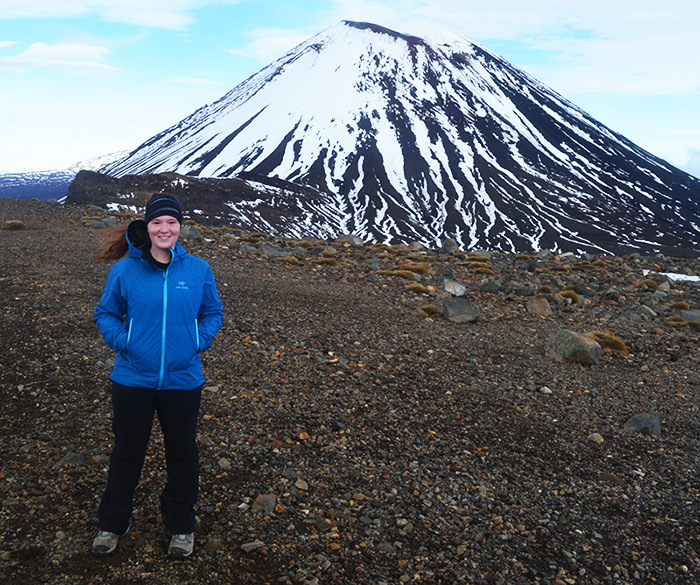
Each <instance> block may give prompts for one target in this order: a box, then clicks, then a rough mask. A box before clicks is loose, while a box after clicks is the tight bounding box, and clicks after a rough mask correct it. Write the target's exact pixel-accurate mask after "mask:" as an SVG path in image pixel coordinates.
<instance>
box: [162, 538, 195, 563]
mask: <svg viewBox="0 0 700 585" xmlns="http://www.w3.org/2000/svg"><path fill="white" fill-rule="evenodd" d="M193 550H194V532H190V533H189V534H173V537H172V538H171V539H170V546H169V547H168V556H169V557H171V558H173V559H184V558H187V557H189V556H190V555H191V554H192V551H193Z"/></svg>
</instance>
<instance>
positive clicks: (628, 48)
mask: <svg viewBox="0 0 700 585" xmlns="http://www.w3.org/2000/svg"><path fill="white" fill-rule="evenodd" d="M330 4H331V6H330V8H329V9H328V10H327V11H326V12H325V13H324V14H325V17H326V19H327V20H329V21H333V22H337V21H339V20H342V19H346V20H368V21H370V22H375V23H377V24H381V25H384V26H388V27H389V28H395V29H397V30H401V26H402V24H403V23H405V22H406V21H409V20H416V19H418V18H420V19H424V20H428V21H432V22H436V23H439V24H443V25H446V26H448V27H450V28H452V29H454V30H456V31H458V32H459V33H460V34H462V35H464V36H466V37H467V38H471V39H474V40H478V41H480V42H482V43H483V44H484V45H486V46H487V47H489V46H490V42H491V43H492V44H495V41H506V42H513V43H517V44H518V45H519V46H520V47H524V48H527V49H530V50H531V51H532V54H533V55H536V54H539V57H541V56H542V54H547V55H548V56H549V58H550V60H551V61H552V62H553V64H552V65H549V66H547V67H544V66H538V65H536V64H535V65H531V64H529V63H522V64H520V63H515V64H516V65H520V66H521V67H523V68H526V69H527V70H528V72H529V73H530V74H532V75H533V76H534V77H537V78H538V79H540V80H541V81H543V82H545V83H547V84H548V85H549V86H551V87H553V88H554V89H556V90H557V91H560V92H561V93H582V92H589V91H605V92H614V93H628V94H646V95H648V94H673V93H680V92H686V93H687V92H698V91H700V75H698V74H697V70H698V69H697V56H696V55H697V31H698V30H700V3H698V2H697V0H666V2H662V3H660V2H658V0H615V1H610V0H589V1H588V2H581V1H580V0H530V1H528V2H520V1H517V0H490V1H489V2H483V1H482V0H399V1H388V0H334V1H333V2H331V3H330ZM534 61H535V58H533V62H534ZM693 72H696V73H695V74H693Z"/></svg>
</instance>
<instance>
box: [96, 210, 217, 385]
mask: <svg viewBox="0 0 700 585" xmlns="http://www.w3.org/2000/svg"><path fill="white" fill-rule="evenodd" d="M145 229H146V225H145V222H143V221H142V220H137V221H134V222H132V223H131V224H129V228H128V230H127V242H128V244H129V255H128V256H127V257H126V258H123V259H122V260H120V261H119V262H117V263H116V264H114V265H113V266H112V267H111V268H110V270H109V275H108V277H107V282H106V284H105V288H104V291H103V292H102V298H101V299H100V302H99V303H98V305H97V309H96V310H95V323H97V326H98V327H99V329H100V332H101V333H102V336H103V337H104V339H105V341H106V342H107V344H108V345H109V346H110V347H111V348H112V349H113V350H114V351H116V352H117V355H116V358H115V360H114V368H113V369H112V373H111V375H110V378H111V379H112V380H113V381H115V382H117V383H119V384H123V385H125V386H134V387H138V388H158V389H167V390H192V389H194V388H197V387H199V386H201V385H202V384H203V383H204V376H203V374H202V364H201V361H200V359H199V353H200V352H202V351H204V350H206V349H207V348H208V347H209V345H210V344H211V342H212V339H214V335H216V332H217V331H218V330H219V328H220V327H221V322H222V319H223V311H222V309H221V301H220V300H219V295H218V294H217V292H216V283H215V282H214V275H213V274H212V272H211V269H210V268H209V264H208V263H207V262H205V261H204V260H202V259H200V258H196V257H194V256H190V255H189V254H187V252H185V250H184V248H183V247H182V246H181V245H180V243H179V242H178V243H177V244H176V245H175V248H174V249H173V250H172V252H173V259H172V262H171V263H170V265H169V266H168V268H167V270H162V269H159V268H156V267H155V266H154V265H153V264H152V261H150V260H149V257H150V240H149V239H148V233H147V231H145Z"/></svg>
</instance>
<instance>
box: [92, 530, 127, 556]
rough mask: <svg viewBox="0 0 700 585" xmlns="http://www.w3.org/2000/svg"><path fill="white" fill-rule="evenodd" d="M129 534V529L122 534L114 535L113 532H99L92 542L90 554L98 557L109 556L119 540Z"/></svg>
mask: <svg viewBox="0 0 700 585" xmlns="http://www.w3.org/2000/svg"><path fill="white" fill-rule="evenodd" d="M128 532H129V528H127V529H126V531H125V532H124V534H116V533H114V532H109V531H107V530H100V531H99V532H98V533H97V536H96V537H95V540H93V541H92V549H90V550H91V552H92V554H94V555H96V556H98V557H104V556H107V555H111V554H112V553H113V552H114V551H115V550H116V548H117V544H119V539H120V538H122V537H123V536H126V535H127V534H128Z"/></svg>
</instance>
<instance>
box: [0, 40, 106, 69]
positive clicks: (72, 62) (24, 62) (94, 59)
mask: <svg viewBox="0 0 700 585" xmlns="http://www.w3.org/2000/svg"><path fill="white" fill-rule="evenodd" d="M108 52H109V49H107V48H106V47H97V46H93V45H81V44H56V45H47V44H45V43H34V44H32V45H30V46H29V48H28V49H27V50H26V51H24V53H20V54H18V55H12V56H9V57H0V70H6V71H22V70H25V69H28V68H31V67H55V66H69V67H81V68H98V69H111V67H109V66H108V65H105V64H103V63H101V61H102V60H103V59H104V57H105V56H106V55H107V53H108Z"/></svg>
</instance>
